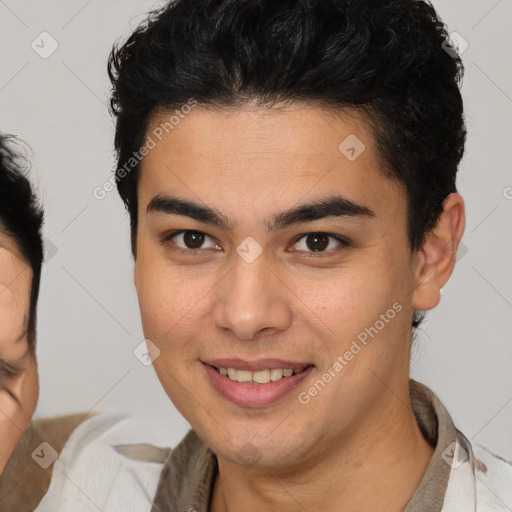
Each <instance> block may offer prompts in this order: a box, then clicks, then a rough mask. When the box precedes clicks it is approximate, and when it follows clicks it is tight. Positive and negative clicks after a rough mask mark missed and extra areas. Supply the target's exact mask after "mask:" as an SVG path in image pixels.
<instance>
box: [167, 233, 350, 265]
mask: <svg viewBox="0 0 512 512" xmlns="http://www.w3.org/2000/svg"><path fill="white" fill-rule="evenodd" d="M183 233H200V234H202V235H205V236H207V237H210V235H208V234H206V233H204V232H203V231H198V230H195V229H180V230H175V231H171V232H170V233H167V234H166V235H164V237H163V239H162V241H161V243H162V245H165V246H168V247H169V248H170V249H171V250H172V251H174V252H177V253H178V254H184V255H200V254H201V253H202V252H204V249H182V248H181V247H176V246H173V245H170V244H169V242H170V240H171V239H172V238H174V237H175V236H177V235H181V234H183ZM309 235H326V236H328V237H329V238H333V239H335V240H336V241H337V242H339V243H340V246H338V248H337V249H331V250H329V251H324V252H317V253H315V252H304V251H300V252H303V253H304V254H302V255H301V257H304V258H322V257H325V255H328V256H330V255H331V254H332V252H333V251H335V252H338V251H339V250H341V249H344V248H346V247H350V242H349V241H348V240H347V239H346V238H344V237H341V236H339V235H335V234H333V233H325V232H323V231H311V232H308V233H303V234H301V235H299V236H298V237H296V238H295V241H294V242H293V245H295V244H297V243H298V242H300V241H301V240H302V239H303V238H305V237H307V236H309ZM210 238H211V237H210Z"/></svg>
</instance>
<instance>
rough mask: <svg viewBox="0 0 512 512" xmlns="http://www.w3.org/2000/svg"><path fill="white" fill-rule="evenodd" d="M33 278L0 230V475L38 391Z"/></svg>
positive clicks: (29, 268)
mask: <svg viewBox="0 0 512 512" xmlns="http://www.w3.org/2000/svg"><path fill="white" fill-rule="evenodd" d="M32 275H33V272H32V269H31V267H30V265H29V264H28V263H27V262H26V261H25V260H24V259H23V258H22V257H21V255H20V253H19V251H18V248H17V246H16V243H15V241H14V240H13V239H12V238H11V237H9V236H7V235H6V234H5V233H3V232H2V231H0V439H2V447H1V450H0V472H1V470H2V469H3V467H4V465H5V463H6V462H7V460H8V458H9V457H10V455H11V453H12V451H13V450H14V448H15V446H16V445H17V443H18V441H19V440H20V439H21V437H22V436H23V433H24V431H25V430H26V429H27V427H28V424H29V422H30V419H31V418H32V415H33V413H34V410H35V407H36V403H37V396H38V392H39V385H38V381H37V369H36V361H35V355H34V354H33V351H32V350H30V348H29V343H28V333H27V327H28V320H29V314H30V290H31V286H32ZM13 395H14V396H15V397H16V399H17V400H15V399H14V398H13Z"/></svg>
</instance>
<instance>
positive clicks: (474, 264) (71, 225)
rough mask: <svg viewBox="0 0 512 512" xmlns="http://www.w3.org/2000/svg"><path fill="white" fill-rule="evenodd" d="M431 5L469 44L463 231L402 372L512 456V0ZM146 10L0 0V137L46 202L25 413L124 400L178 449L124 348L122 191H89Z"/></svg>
mask: <svg viewBox="0 0 512 512" xmlns="http://www.w3.org/2000/svg"><path fill="white" fill-rule="evenodd" d="M433 4H434V6H435V7H436V8H437V9H438V11H439V12H440V14H441V16H442V18H443V20H444V21H445V22H446V23H447V25H448V27H449V31H450V32H457V33H458V34H460V36H462V37H463V38H464V40H465V41H466V42H467V45H468V46H467V49H465V51H464V52H463V54H462V58H463V61H464V64H465V67H466V72H465V77H464V82H463V87H462V94H463V98H464V103H465V111H466V121H467V127H468V132H469V135H468V141H467V150H466V154H465V157H464V160H463V162H462V165H461V168H460V173H459V178H458V187H459V190H460V192H461V193H462V195H463V196H464V198H465V200H466V207H467V226H466V232H465V235H464V238H463V247H462V250H461V251H460V253H459V261H458V264H457V268H456V270H455V272H454V274H453V276H452V278H451V280H450V282H449V283H448V285H447V286H446V287H445V289H444V290H443V296H442V300H441V303H440V305H439V306H438V307H437V308H436V309H435V310H434V311H432V312H430V314H429V315H428V321H427V322H426V323H425V324H424V326H423V328H422V330H421V332H420V334H419V336H418V338H417V340H416V343H415V346H414V348H413V353H412V368H411V376H412V377H413V378H416V379H417V380H420V381H421V382H423V383H425V384H427V385H428V386H430V387H431V389H433V391H434V392H436V393H437V394H438V396H439V397H440V398H441V400H442V401H443V403H444V404H445V405H446V407H447V408H448V410H449V411H450V413H451V414H452V417H453V419H454V421H455V424H456V426H457V427H458V428H459V429H460V430H462V431H463V432H464V433H465V435H466V436H467V437H468V438H469V439H470V440H471V441H475V442H478V443H481V444H484V445H486V446H488V447H489V448H490V449H491V450H494V451H496V452H498V453H500V454H502V455H503V456H505V457H507V458H509V459H512V436H511V432H512V371H511V363H512V343H511V336H510V328H511V326H512V322H511V320H512V264H511V254H512V172H511V161H512V157H511V148H510V146H511V142H512V116H511V113H512V73H511V67H512V66H511V62H512V55H511V53H512V31H511V30H510V20H511V19H512V2H511V1H510V0H498V1H497V0H489V1H487V0H478V1H475V0H473V1H471V0H438V1H435V2H433ZM157 5H159V3H155V2H151V1H147V0H137V1H134V0H108V1H105V0H104V1H100V0H89V1H86V0H66V1H64V0H62V1H60V2H57V1H45V0H23V1H14V0H0V43H1V44H0V130H2V131H3V132H8V133H13V134H16V135H19V136H20V137H21V138H23V139H24V140H25V141H27V142H28V144H29V145H30V146H31V148H32V151H33V155H32V160H33V174H32V176H33V179H34V182H35V184H36V186H37V188H38V191H39V195H40V197H41V199H42V201H43V202H44V206H45V209H46V224H45V237H46V238H47V251H48V257H47V262H46V264H45V267H44V272H43V277H42V289H41V296H40V306H39V324H38V329H39V331H38V334H39V336H38V347H37V354H38V359H39V370H40V382H41V393H40V400H39V405H38V408H37V411H36V415H37V416H47V415H53V414H61V413H67V412H72V411H77V410H82V411H88V410H91V409H96V410H102V409H106V408H113V407H115V408H122V409H126V410H130V411H133V412H135V413H136V414H139V415H142V416H146V417H148V418H155V420H156V419H158V420H165V421H168V422H169V424H170V425H171V428H170V434H169V435H170V441H171V443H172V444H175V443H177V442H178V441H179V439H181V437H182V436H183V435H184V433H185V432H186V430H187V429H188V424H187V422H186V421H185V420H184V419H183V418H182V417H181V416H180V414H179V413H178V412H177V411H176V410H175V409H174V407H173V405H172V403H171V402H170V400H169V399H168V398H167V396H166V394H165V393H164V391H163V390H162V388H161V386H160V384H159V382H158V380H157V378H156V376H155V375H154V371H153V369H152V367H151V366H149V367H146V366H144V365H143V364H141V363H140V361H139V360H138V359H137V358H136V357H135V356H134V354H133V351H134V349H135V347H137V346H138V345H139V343H140V342H141V341H142V340H143V338H144V336H143V333H142V329H141V324H140V319H139V311H138V304H137V297H136V293H135V288H134V286H133V281H132V272H133V261H132V258H131V253H130V246H129V224H128V217H127V214H126V213H125V210H124V206H123V204H122V202H121V200H120V199H119V197H118V195H117V192H115V191H113V192H111V193H110V194H107V197H106V198H105V199H103V200H101V201H100V200H97V199H95V198H94V196H93V193H92V192H93V189H94V188H95V187H97V186H101V185H102V184H103V183H104V182H105V181H106V180H107V179H108V178H109V177H110V176H111V174H112V172H113V168H114V156H113V151H112V142H113V123H112V120H111V118H110V116H109V113H108V110H107V103H108V96H109V90H110V84H109V81H108V77H107V73H106V61H107V56H108V53H109V51H110V48H111V46H112V43H113V42H114V40H116V39H119V38H121V39H123V38H125V37H126V36H127V34H129V33H130V31H131V30H133V28H134V27H135V26H136V25H137V24H138V23H139V22H140V21H141V20H142V19H143V16H144V13H146V12H147V11H149V10H151V9H152V8H154V7H155V6H157ZM42 33H46V34H42ZM41 34H42V35H41ZM41 38H43V39H44V45H43V44H41V42H40V41H41ZM34 41H35V42H34ZM38 41H39V43H38ZM33 42H34V43H33ZM38 44H39V46H37V45H38ZM56 45H58V47H56V49H55V51H54V52H53V53H52V54H51V55H49V56H47V55H44V52H49V51H50V50H52V49H53V47H55V46H56ZM42 46H44V48H42ZM461 48H463V46H461ZM41 53H43V56H44V57H46V58H43V56H41Z"/></svg>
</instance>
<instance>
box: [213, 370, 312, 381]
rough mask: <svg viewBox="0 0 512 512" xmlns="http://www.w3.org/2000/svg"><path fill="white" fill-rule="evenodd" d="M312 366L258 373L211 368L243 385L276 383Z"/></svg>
mask: <svg viewBox="0 0 512 512" xmlns="http://www.w3.org/2000/svg"><path fill="white" fill-rule="evenodd" d="M310 366H312V365H308V366H304V367H303V368H272V369H265V370H259V371H255V372H253V371H250V370H237V369H236V368H223V367H217V366H213V368H215V370H216V371H217V372H218V373H220V374H221V375H223V376H224V377H227V378H228V379H231V380H232V381H234V382H240V383H244V384H256V385H258V384H269V383H270V382H276V381H279V380H282V379H286V378H288V377H291V376H292V375H298V374H299V373H302V372H303V371H304V370H305V369H306V368H309V367H310Z"/></svg>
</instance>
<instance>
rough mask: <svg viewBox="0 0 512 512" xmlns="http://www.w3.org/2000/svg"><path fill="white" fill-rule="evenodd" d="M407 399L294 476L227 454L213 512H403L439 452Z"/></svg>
mask: <svg viewBox="0 0 512 512" xmlns="http://www.w3.org/2000/svg"><path fill="white" fill-rule="evenodd" d="M407 389H408V388H407ZM390 395H392V394H391V393H390ZM399 398H400V399H399V400H396V397H395V396H393V399H392V400H390V401H389V403H387V404H383V405H382V406H381V407H379V409H378V410H376V411H374V412H373V413H372V414H371V416H369V417H366V418H365V420H364V423H363V424H360V425H358V427H357V428H354V429H352V430H353V433H350V434H347V433H345V432H344V433H342V434H341V435H340V436H339V438H337V439H336V440H335V441H334V442H333V443H329V446H326V447H325V450H324V451H323V452H322V453H319V454H316V455H315V457H314V458H313V459H312V460H308V461H307V463H304V462H301V466H300V467H296V466H294V467H291V468H289V470H287V471H286V473H285V472H283V471H282V470H280V471H271V470H268V469H265V470H261V469H259V468H245V467H241V466H238V465H234V464H231V463H229V462H228V461H226V460H223V459H222V458H220V457H219V459H218V465H219V471H218V474H217V478H216V481H215V487H214V491H213V496H212V501H211V506H210V512H234V511H237V510H245V511H247V512H253V511H254V512H256V511H260V510H262V509H264V510H268V511H271V512H285V511H288V510H290V509H291V508H292V509H303V510H322V511H323V512H331V511H332V512H334V511H339V510H357V511H358V512H370V511H371V512H373V511H375V510H379V511H380V512H396V511H398V510H403V508H404V507H405V506H406V504H407V502H408V501H409V500H410V498H411V497H412V495H413V494H414V491H415V490H416V489H417V487H418V485H419V483H420V481H421V478H422V477H423V475H424V473H425V471H426V469H427V466H428V463H429V461H430V459H431V457H432V453H433V448H432V447H431V446H430V445H429V444H428V442H427V441H426V440H425V439H424V437H423V435H422V434H421V431H420V430H419V427H418V424H417V421H416V418H415V416H414V413H413V411H412V409H411V407H410V401H409V396H408V395H407V396H404V397H399Z"/></svg>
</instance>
